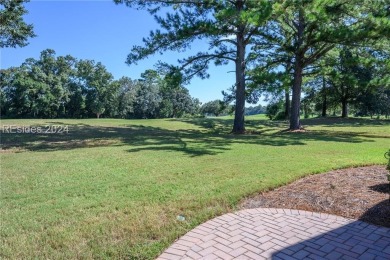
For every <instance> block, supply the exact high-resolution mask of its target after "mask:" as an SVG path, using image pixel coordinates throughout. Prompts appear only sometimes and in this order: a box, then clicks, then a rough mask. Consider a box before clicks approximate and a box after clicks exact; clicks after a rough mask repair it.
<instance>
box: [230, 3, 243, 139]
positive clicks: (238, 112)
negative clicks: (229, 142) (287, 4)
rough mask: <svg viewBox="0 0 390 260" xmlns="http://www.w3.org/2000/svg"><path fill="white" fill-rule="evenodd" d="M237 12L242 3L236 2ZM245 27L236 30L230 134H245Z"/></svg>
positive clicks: (240, 8) (240, 9)
mask: <svg viewBox="0 0 390 260" xmlns="http://www.w3.org/2000/svg"><path fill="white" fill-rule="evenodd" d="M238 2H239V3H238V4H237V12H238V13H240V12H241V11H242V8H243V2H242V1H238ZM244 30H245V25H241V26H239V28H238V33H237V35H236V37H237V57H236V107H235V112H234V125H233V130H232V133H234V134H242V133H244V132H245V125H244V114H245V39H244Z"/></svg>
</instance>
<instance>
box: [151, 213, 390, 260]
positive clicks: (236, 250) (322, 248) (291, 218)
mask: <svg viewBox="0 0 390 260" xmlns="http://www.w3.org/2000/svg"><path fill="white" fill-rule="evenodd" d="M158 259H161V260H165V259H316V260H317V259H332V260H333V259H364V260H368V259H375V260H377V259H386V260H389V259H390V229H389V228H385V227H378V226H375V225H370V224H367V223H365V222H362V221H356V220H351V219H346V218H342V217H338V216H334V215H328V214H322V213H321V214H320V213H313V212H307V211H301V210H299V211H298V210H289V209H271V208H259V209H247V210H242V211H238V212H236V213H229V214H225V215H222V216H220V217H217V218H214V219H212V220H209V221H207V222H206V223H204V224H201V225H199V226H198V227H196V228H195V229H193V230H191V231H190V232H188V233H187V234H185V235H184V236H182V237H181V238H180V239H178V240H177V241H176V242H175V243H174V244H173V245H171V246H170V247H169V248H168V249H167V250H165V252H164V253H163V254H161V255H160V256H159V257H158Z"/></svg>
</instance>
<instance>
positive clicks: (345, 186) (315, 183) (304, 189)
mask: <svg viewBox="0 0 390 260" xmlns="http://www.w3.org/2000/svg"><path fill="white" fill-rule="evenodd" d="M387 173H388V171H387V170H386V169H385V166H368V167H358V168H348V169H342V170H334V171H330V172H327V173H324V174H317V175H311V176H308V177H306V178H303V179H300V180H298V181H295V182H293V183H291V184H289V185H286V186H283V187H280V188H278V189H275V190H272V191H269V192H265V193H262V194H259V195H256V196H254V197H252V198H247V199H245V200H244V201H242V202H241V203H240V208H242V209H244V208H258V207H272V208H289V209H300V210H307V211H313V212H324V213H328V214H334V215H338V216H343V217H346V218H353V219H360V220H363V221H366V222H369V223H372V224H376V225H380V226H385V227H390V202H389V193H390V188H389V182H388V181H387V176H386V174H387Z"/></svg>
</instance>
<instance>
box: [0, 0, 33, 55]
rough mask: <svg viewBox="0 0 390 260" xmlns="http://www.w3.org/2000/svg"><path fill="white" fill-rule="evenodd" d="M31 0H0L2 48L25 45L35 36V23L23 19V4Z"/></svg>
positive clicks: (0, 37)
mask: <svg viewBox="0 0 390 260" xmlns="http://www.w3.org/2000/svg"><path fill="white" fill-rule="evenodd" d="M28 1H29V0H0V48H9V47H12V48H16V47H23V46H26V45H27V44H28V42H27V40H28V38H30V37H35V34H34V31H33V25H31V24H26V23H25V22H24V21H23V15H25V14H26V13H27V10H26V9H25V8H24V6H23V4H24V3H26V2H28Z"/></svg>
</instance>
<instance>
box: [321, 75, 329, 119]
mask: <svg viewBox="0 0 390 260" xmlns="http://www.w3.org/2000/svg"><path fill="white" fill-rule="evenodd" d="M326 94H327V93H326V83H325V77H324V76H323V77H322V97H323V99H322V117H326V110H327V108H328V103H327V95H326Z"/></svg>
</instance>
